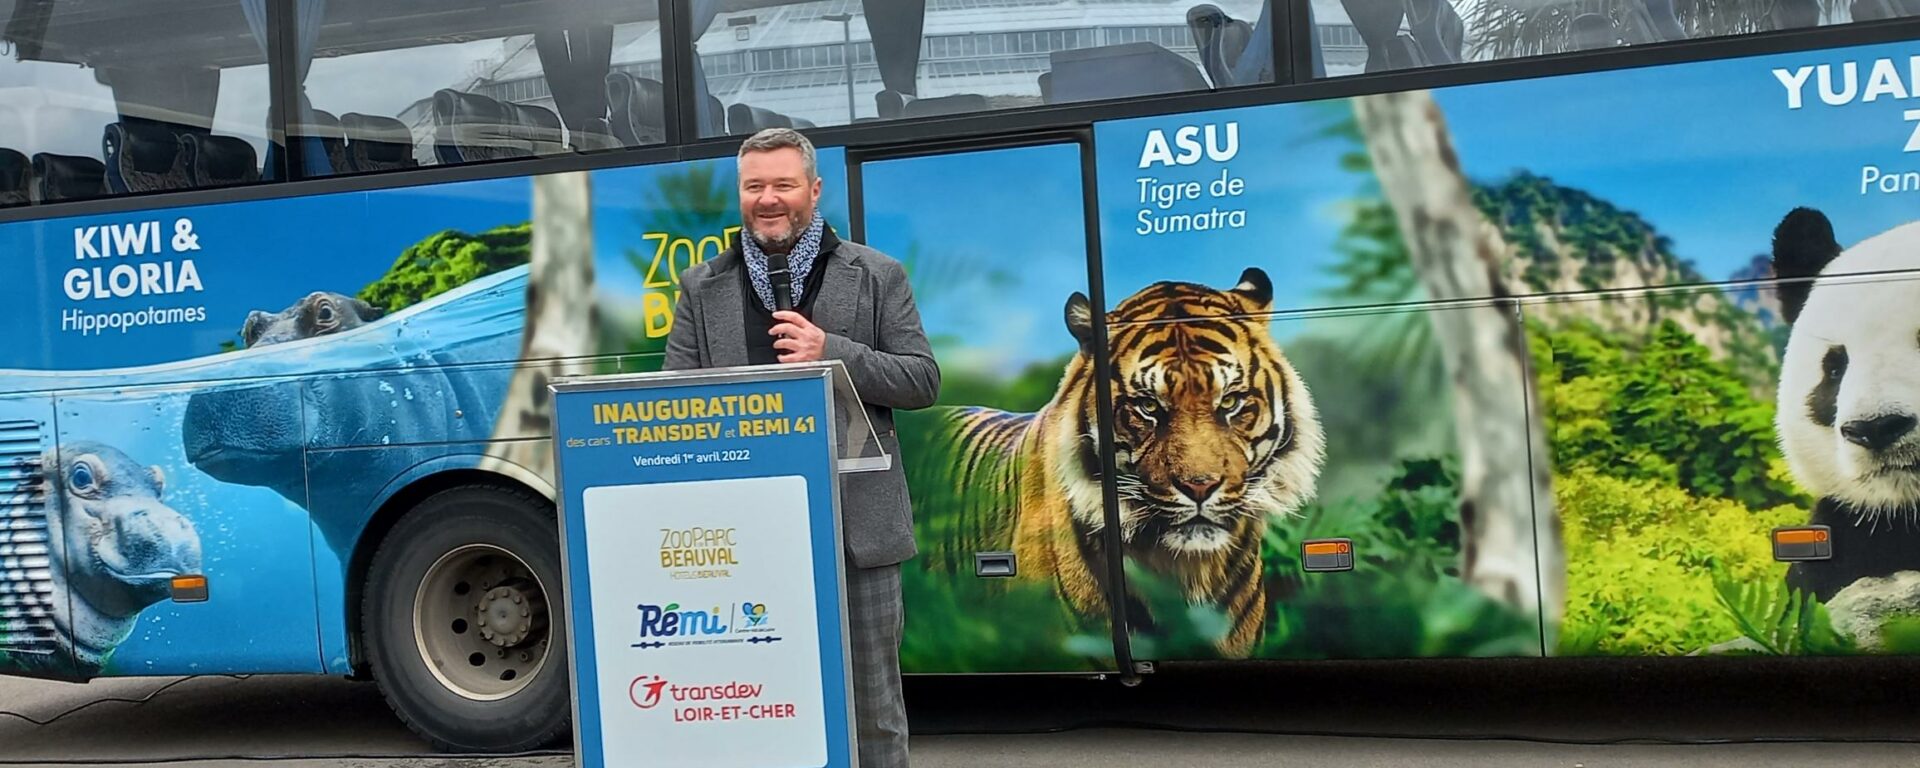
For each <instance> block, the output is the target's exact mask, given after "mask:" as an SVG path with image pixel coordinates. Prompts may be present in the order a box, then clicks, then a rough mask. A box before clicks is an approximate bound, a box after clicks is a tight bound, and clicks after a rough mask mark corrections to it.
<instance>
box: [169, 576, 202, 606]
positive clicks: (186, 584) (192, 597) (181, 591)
mask: <svg viewBox="0 0 1920 768" xmlns="http://www.w3.org/2000/svg"><path fill="white" fill-rule="evenodd" d="M206 599H207V577H205V576H175V577H173V601H174V602H176V603H200V602H205V601H206Z"/></svg>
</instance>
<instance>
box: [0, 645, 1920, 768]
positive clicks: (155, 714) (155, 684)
mask: <svg viewBox="0 0 1920 768" xmlns="http://www.w3.org/2000/svg"><path fill="white" fill-rule="evenodd" d="M1916 682H1920V659H1791V660H1779V659H1770V660H1750V659H1707V658H1691V659H1642V660H1584V659H1556V660H1551V661H1542V660H1499V661H1420V662H1398V661H1391V662H1302V663H1246V664H1225V665H1205V666H1180V665H1166V666H1162V667H1161V668H1160V669H1159V670H1157V671H1156V672H1155V673H1154V674H1152V675H1150V676H1148V677H1146V678H1145V679H1144V680H1143V681H1142V682H1141V684H1140V685H1138V686H1134V687H1126V686H1122V685H1121V684H1119V683H1118V682H1117V681H1115V680H1112V679H1108V680H1089V679H1080V678H1053V677H991V678H982V677H966V678H918V679H912V680H910V681H909V685H908V706H909V712H910V714H911V716H912V719H913V728H914V739H913V760H914V765H915V766H927V767H932V768H940V767H944V766H980V765H993V766H1002V765H1005V766H1035V767H1036V768H1050V767H1052V766H1062V767H1065V766H1100V767H1101V768H1111V767H1113V766H1130V765H1142V766H1156V767H1159V768H1165V767H1166V766H1168V765H1175V766H1196V767H1197V766H1273V765H1313V766H1381V767H1389V766H1392V767H1398V766H1571V767H1576V768H1589V767H1597V766H1653V765H1674V766H1722V765H1724V766H1742V767H1743V768H1744V767H1747V766H1773V765H1779V766H1807V765H1847V766H1880V765H1886V766H1913V765H1920V696H1917V695H1915V693H1914V689H1915V688H1916ZM134 702H139V703H134ZM0 711H6V712H12V713H15V714H16V715H24V716H25V717H27V718H32V719H33V720H38V721H43V722H44V721H49V720H51V721H52V722H48V723H46V724H36V723H34V722H29V721H28V720H26V719H23V718H21V717H17V716H9V715H4V714H0V765H75V764H80V765H107V764H136V765H189V766H258V765H277V766H290V767H296V766H297V767H299V768H306V767H308V766H366V767H368V768H427V767H429V766H432V767H436V768H437V767H439V766H459V767H460V768H480V767H481V766H485V767H487V768H535V767H539V768H547V767H548V766H555V767H558V766H569V765H571V764H572V761H571V759H570V758H569V757H568V756H567V754H566V752H565V749H566V747H565V745H562V746H561V748H560V750H559V751H557V752H553V753H548V754H541V755H533V756H515V757H492V758H463V757H457V756H452V757H450V756H437V755H434V754H433V753H432V752H431V751H430V750H429V749H428V748H427V747H426V746H425V745H424V744H423V743H422V742H421V741H420V740H419V739H417V738H416V737H414V736H413V734H411V733H410V732H408V731H407V730H406V729H405V728H404V727H403V726H401V725H400V724H399V722H398V721H397V720H396V719H395V718H394V717H393V716H392V714H391V713H390V712H389V710H388V709H387V707H386V703H385V701H384V700H383V699H382V698H381V696H380V693H379V690H378V689H377V688H376V687H374V686H373V685H372V684H369V683H356V682H350V681H345V680H338V679H330V678H311V677H279V676H257V677H250V678H246V679H235V678H228V677H206V678H182V679H142V680H115V681H101V682H96V683H92V684H88V685H72V684H65V683H49V682H39V681H27V680H17V679H0ZM55 718H57V719H55ZM1903 742H1904V743H1903Z"/></svg>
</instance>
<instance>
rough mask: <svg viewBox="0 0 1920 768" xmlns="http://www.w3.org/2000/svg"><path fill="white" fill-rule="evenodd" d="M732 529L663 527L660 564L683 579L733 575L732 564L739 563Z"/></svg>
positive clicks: (676, 577) (677, 577)
mask: <svg viewBox="0 0 1920 768" xmlns="http://www.w3.org/2000/svg"><path fill="white" fill-rule="evenodd" d="M734 530H735V529H733V528H662V529H660V567H661V568H664V569H666V570H667V572H668V573H670V574H672V576H673V578H674V579H675V580H681V579H725V578H730V577H732V576H733V572H732V571H730V570H727V568H728V567H729V566H738V565H740V560H739V558H737V557H735V555H734V552H735V547H736V546H738V545H737V544H736V543H735V541H734Z"/></svg>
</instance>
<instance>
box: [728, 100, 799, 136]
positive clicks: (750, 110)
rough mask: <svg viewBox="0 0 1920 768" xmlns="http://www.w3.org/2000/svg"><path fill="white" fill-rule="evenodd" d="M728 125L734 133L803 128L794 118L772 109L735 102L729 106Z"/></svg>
mask: <svg viewBox="0 0 1920 768" xmlns="http://www.w3.org/2000/svg"><path fill="white" fill-rule="evenodd" d="M727 125H729V126H732V128H733V132H734V133H754V132H756V131H762V130H766V129H768V128H801V127H805V126H801V125H798V124H796V123H795V122H794V120H793V118H790V117H787V116H786V115H783V114H780V113H778V112H775V111H773V110H771V109H763V108H761V107H754V106H748V105H746V104H735V105H733V106H730V107H727Z"/></svg>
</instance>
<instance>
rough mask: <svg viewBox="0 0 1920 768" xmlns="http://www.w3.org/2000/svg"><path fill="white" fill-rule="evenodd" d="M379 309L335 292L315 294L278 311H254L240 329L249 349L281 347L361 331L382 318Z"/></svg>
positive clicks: (248, 315) (317, 292)
mask: <svg viewBox="0 0 1920 768" xmlns="http://www.w3.org/2000/svg"><path fill="white" fill-rule="evenodd" d="M382 314H384V313H383V312H381V310H380V309H379V308H378V307H375V306H373V305H372V304H368V303H366V302H364V301H361V300H359V299H356V298H353V297H351V296H343V295H341V294H338V293H334V292H332V291H314V292H313V293H309V294H307V295H306V296H305V297H304V298H302V299H300V300H299V301H296V302H294V303H293V306H290V307H287V308H286V309H283V310H280V311H279V312H273V313H268V312H262V311H260V310H257V309H256V310H254V311H252V312H251V313H248V314H247V322H246V323H245V324H244V325H242V326H241V327H240V338H241V339H243V340H245V341H246V343H247V346H248V347H259V346H265V345H268V344H281V343H284V342H289V341H299V340H300V339H307V338H312V337H314V336H325V335H327V334H330V333H339V332H341V331H344V330H347V329H350V328H358V327H360V326H362V325H366V324H367V323H370V322H373V321H375V320H378V319H380V316H381V315H382Z"/></svg>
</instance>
